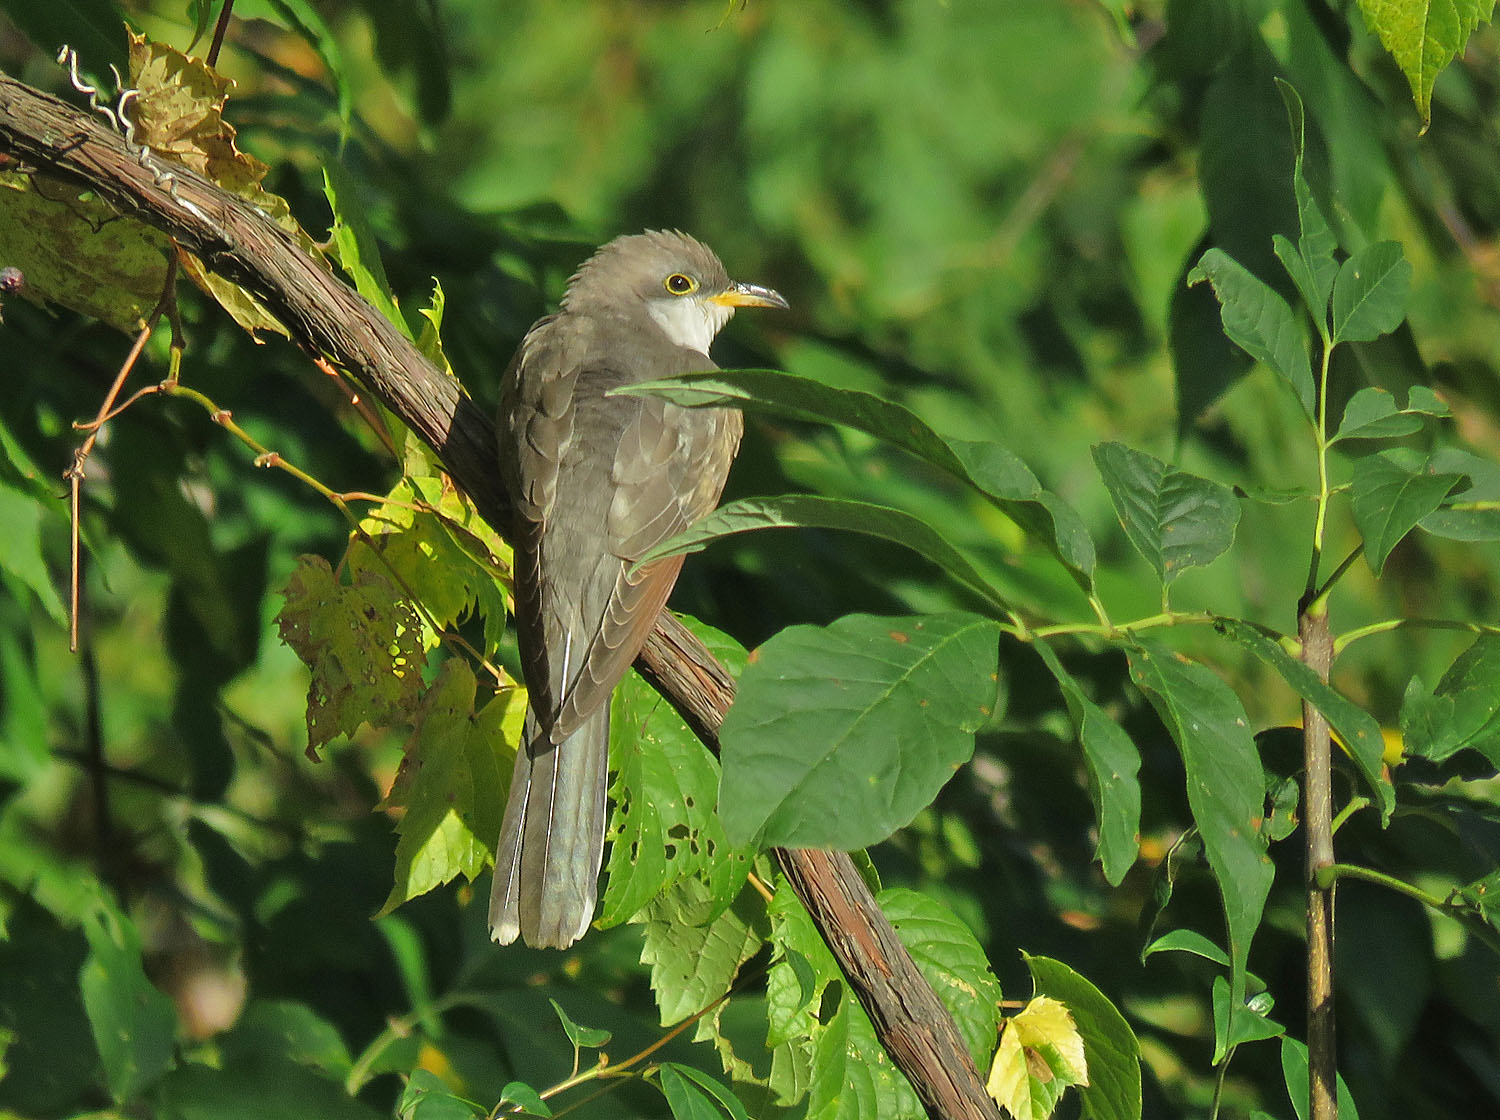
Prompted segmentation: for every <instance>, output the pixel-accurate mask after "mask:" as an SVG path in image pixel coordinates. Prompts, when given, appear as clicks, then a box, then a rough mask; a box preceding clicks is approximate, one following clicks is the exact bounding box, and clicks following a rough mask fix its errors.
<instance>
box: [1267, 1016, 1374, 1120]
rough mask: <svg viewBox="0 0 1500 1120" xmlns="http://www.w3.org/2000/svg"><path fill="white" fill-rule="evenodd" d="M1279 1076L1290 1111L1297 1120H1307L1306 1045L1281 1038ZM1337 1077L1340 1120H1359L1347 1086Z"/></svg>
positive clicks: (1283, 1036) (1286, 1037) (1288, 1038)
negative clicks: (1282, 1081)
mask: <svg viewBox="0 0 1500 1120" xmlns="http://www.w3.org/2000/svg"><path fill="white" fill-rule="evenodd" d="M1281 1076H1282V1079H1283V1080H1284V1081H1285V1083H1286V1092H1287V1096H1289V1097H1290V1098H1291V1100H1292V1110H1293V1111H1294V1112H1295V1113H1296V1114H1297V1120H1307V1095H1308V1090H1309V1088H1310V1086H1311V1084H1312V1081H1311V1078H1310V1077H1309V1076H1308V1069H1307V1044H1306V1043H1302V1042H1298V1041H1297V1040H1296V1039H1295V1038H1290V1037H1288V1036H1287V1035H1282V1036H1281ZM1335 1076H1337V1077H1338V1084H1337V1088H1336V1091H1335V1095H1336V1098H1337V1101H1338V1114H1339V1118H1340V1120H1359V1110H1358V1109H1356V1108H1355V1107H1354V1097H1353V1095H1352V1094H1351V1093H1350V1092H1349V1086H1347V1085H1345V1084H1344V1078H1343V1076H1342V1075H1335Z"/></svg>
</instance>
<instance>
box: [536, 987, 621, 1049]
mask: <svg viewBox="0 0 1500 1120" xmlns="http://www.w3.org/2000/svg"><path fill="white" fill-rule="evenodd" d="M547 1002H548V1003H550V1004H551V1005H552V1012H553V1014H555V1015H556V1016H557V1021H558V1022H559V1023H561V1024H562V1029H563V1034H565V1035H567V1036H568V1041H569V1042H571V1043H572V1044H573V1048H574V1049H575V1050H597V1049H599V1048H600V1047H601V1046H608V1045H609V1040H610V1033H609V1032H608V1031H606V1030H601V1029H600V1028H598V1027H581V1026H579V1025H578V1024H577V1023H575V1022H573V1020H572V1018H571V1017H570V1016H569V1015H568V1013H567V1012H566V1011H564V1010H563V1009H562V1004H560V1003H558V1002H557V1000H555V999H548V1000H547Z"/></svg>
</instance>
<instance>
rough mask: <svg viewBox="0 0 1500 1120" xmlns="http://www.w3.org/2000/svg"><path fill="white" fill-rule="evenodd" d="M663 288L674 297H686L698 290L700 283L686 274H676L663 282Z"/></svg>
mask: <svg viewBox="0 0 1500 1120" xmlns="http://www.w3.org/2000/svg"><path fill="white" fill-rule="evenodd" d="M662 287H664V288H666V289H667V291H669V292H671V293H672V294H673V295H674V296H686V295H691V294H692V293H693V292H696V291H697V290H698V281H696V280H694V279H693V278H692V277H691V276H689V275H687V273H685V272H674V273H672V275H671V276H668V277H667V278H666V279H665V280H663V281H662Z"/></svg>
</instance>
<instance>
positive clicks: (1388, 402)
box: [1329, 385, 1451, 443]
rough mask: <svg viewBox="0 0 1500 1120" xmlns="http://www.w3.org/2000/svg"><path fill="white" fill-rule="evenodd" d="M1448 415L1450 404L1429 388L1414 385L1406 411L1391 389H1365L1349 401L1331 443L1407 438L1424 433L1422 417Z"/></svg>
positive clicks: (1408, 397)
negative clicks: (1398, 406) (1343, 440)
mask: <svg viewBox="0 0 1500 1120" xmlns="http://www.w3.org/2000/svg"><path fill="white" fill-rule="evenodd" d="M1449 415H1451V413H1450V411H1449V409H1448V405H1447V403H1446V402H1445V401H1443V400H1442V398H1440V397H1439V396H1438V395H1437V394H1436V393H1434V392H1433V391H1432V390H1431V389H1428V388H1427V387H1426V386H1423V385H1413V386H1412V388H1411V390H1410V391H1409V392H1408V393H1407V401H1406V407H1405V408H1397V407H1396V398H1395V397H1394V396H1392V395H1391V393H1390V391H1389V390H1387V389H1377V388H1374V387H1366V388H1364V389H1361V390H1360V391H1359V392H1357V393H1355V394H1354V396H1352V397H1350V398H1349V403H1348V404H1346V405H1345V406H1344V419H1343V420H1342V422H1340V424H1339V430H1338V432H1337V434H1335V435H1334V437H1333V439H1332V440H1330V441H1329V442H1330V443H1337V442H1338V441H1339V440H1341V439H1388V438H1390V437H1393V436H1408V435H1411V434H1412V433H1413V432H1419V431H1421V430H1422V423H1423V422H1422V417H1424V416H1449Z"/></svg>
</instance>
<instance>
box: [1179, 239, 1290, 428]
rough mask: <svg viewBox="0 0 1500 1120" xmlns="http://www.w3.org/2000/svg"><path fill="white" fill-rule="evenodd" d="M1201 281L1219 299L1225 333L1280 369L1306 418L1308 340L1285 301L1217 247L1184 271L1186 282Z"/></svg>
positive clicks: (1259, 360)
mask: <svg viewBox="0 0 1500 1120" xmlns="http://www.w3.org/2000/svg"><path fill="white" fill-rule="evenodd" d="M1202 280H1207V281H1208V282H1209V283H1210V284H1212V285H1213V289H1214V295H1216V296H1217V297H1218V298H1219V316H1220V318H1221V319H1222V321H1223V323H1224V333H1225V334H1227V335H1228V336H1229V337H1230V339H1231V341H1233V342H1234V343H1235V345H1237V346H1239V347H1240V348H1241V349H1242V350H1244V351H1245V353H1247V354H1249V355H1250V356H1251V357H1252V358H1254V359H1255V360H1256V361H1258V362H1264V363H1266V365H1268V366H1270V367H1271V368H1272V369H1273V370H1275V371H1276V372H1277V373H1278V374H1280V375H1281V376H1282V378H1283V379H1285V380H1286V382H1287V384H1289V385H1290V386H1291V387H1292V390H1293V391H1294V392H1295V393H1296V394H1297V400H1298V401H1300V402H1301V404H1302V411H1303V412H1305V413H1306V414H1307V415H1308V417H1309V418H1310V417H1311V416H1312V414H1313V405H1314V387H1313V376H1312V366H1311V365H1309V364H1308V360H1307V341H1306V339H1305V338H1304V337H1303V333H1302V327H1301V325H1300V324H1299V323H1298V321H1297V318H1296V316H1294V315H1293V314H1292V309H1291V307H1290V306H1289V305H1288V304H1287V302H1286V300H1284V299H1282V298H1281V297H1280V296H1279V295H1277V294H1276V292H1275V291H1274V290H1272V288H1271V287H1270V285H1268V284H1267V283H1266V282H1265V281H1264V280H1262V279H1260V277H1258V276H1256V275H1255V274H1254V273H1253V272H1251V271H1250V270H1249V269H1248V268H1246V267H1245V266H1244V265H1242V264H1240V263H1239V262H1238V261H1237V260H1235V259H1234V258H1233V257H1231V256H1230V255H1229V254H1228V253H1226V252H1224V250H1222V249H1210V250H1209V251H1208V252H1206V253H1204V254H1203V256H1202V257H1200V258H1199V259H1198V264H1197V266H1196V267H1195V268H1194V269H1193V270H1192V271H1191V272H1189V273H1188V283H1189V284H1196V283H1199V282H1200V281H1202Z"/></svg>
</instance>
